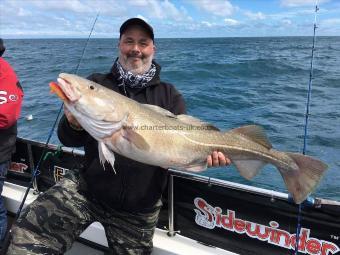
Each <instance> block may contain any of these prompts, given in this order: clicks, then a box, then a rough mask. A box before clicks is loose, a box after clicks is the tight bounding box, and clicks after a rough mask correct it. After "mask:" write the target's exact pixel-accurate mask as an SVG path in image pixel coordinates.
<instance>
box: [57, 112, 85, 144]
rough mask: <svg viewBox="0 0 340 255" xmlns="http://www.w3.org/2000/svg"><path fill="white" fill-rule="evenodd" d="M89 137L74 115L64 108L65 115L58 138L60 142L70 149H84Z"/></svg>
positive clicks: (59, 126) (60, 122)
mask: <svg viewBox="0 0 340 255" xmlns="http://www.w3.org/2000/svg"><path fill="white" fill-rule="evenodd" d="M88 135H89V134H88V133H87V132H86V131H85V130H84V129H82V127H81V126H80V125H79V123H78V122H77V120H76V119H75V118H74V117H73V116H72V114H71V113H70V112H69V111H68V110H67V109H66V108H65V107H64V115H63V116H62V117H61V119H60V121H59V125H58V138H59V140H60V142H61V143H62V144H64V145H65V146H68V147H82V146H84V145H85V142H86V140H87V137H88Z"/></svg>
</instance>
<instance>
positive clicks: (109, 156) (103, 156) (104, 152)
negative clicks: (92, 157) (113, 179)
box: [98, 142, 116, 173]
mask: <svg viewBox="0 0 340 255" xmlns="http://www.w3.org/2000/svg"><path fill="white" fill-rule="evenodd" d="M98 152H99V160H100V163H101V164H102V165H103V167H104V169H105V162H106V161H108V162H109V163H110V165H111V166H112V169H113V171H114V172H115V173H116V170H115V167H114V164H115V154H114V153H113V151H111V150H110V149H109V148H108V147H107V146H106V145H105V143H103V142H98Z"/></svg>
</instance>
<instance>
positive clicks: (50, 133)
mask: <svg viewBox="0 0 340 255" xmlns="http://www.w3.org/2000/svg"><path fill="white" fill-rule="evenodd" d="M98 17H99V12H98V13H97V16H96V18H95V20H94V22H93V25H92V28H91V31H90V33H89V36H88V38H87V40H86V43H85V45H84V47H83V51H82V54H81V57H80V59H79V62H78V64H77V66H76V68H75V74H78V71H79V67H80V64H81V61H82V60H83V57H84V54H85V51H86V48H87V45H88V43H89V41H90V38H91V35H92V32H93V29H94V26H95V24H96V22H97V19H98ZM63 105H64V103H62V104H61V106H60V108H59V110H58V114H57V116H56V118H55V120H54V123H53V125H52V128H51V130H50V132H49V134H48V138H47V140H46V143H45V145H44V148H43V151H42V153H41V156H40V158H39V161H38V163H37V166H36V167H35V169H34V170H33V172H32V177H31V181H30V183H29V184H28V186H27V188H26V191H25V195H24V197H23V199H22V201H21V203H20V206H19V208H18V211H17V213H16V215H15V218H14V220H13V223H12V224H14V223H15V222H16V221H17V220H18V218H19V216H20V213H21V211H22V208H23V206H24V204H25V201H26V199H27V196H28V193H29V191H30V189H31V187H32V186H33V183H34V181H35V178H36V177H37V175H39V173H40V171H39V167H40V165H41V162H42V159H43V158H44V156H45V153H46V151H47V149H48V145H49V142H50V140H51V137H52V135H53V132H54V130H55V127H56V125H57V122H58V119H59V116H60V114H61V111H62V109H63ZM10 236H11V230H9V231H8V232H7V233H6V236H5V239H4V245H3V249H2V251H1V254H6V253H7V250H8V246H9V241H10Z"/></svg>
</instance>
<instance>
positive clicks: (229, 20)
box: [224, 19, 241, 27]
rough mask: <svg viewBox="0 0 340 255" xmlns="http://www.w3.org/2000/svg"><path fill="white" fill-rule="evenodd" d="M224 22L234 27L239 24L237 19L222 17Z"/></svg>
mask: <svg viewBox="0 0 340 255" xmlns="http://www.w3.org/2000/svg"><path fill="white" fill-rule="evenodd" d="M224 22H225V23H226V24H227V25H228V26H231V27H235V26H238V25H240V24H241V23H240V22H239V21H237V20H235V19H224Z"/></svg>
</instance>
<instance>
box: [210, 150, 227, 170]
mask: <svg viewBox="0 0 340 255" xmlns="http://www.w3.org/2000/svg"><path fill="white" fill-rule="evenodd" d="M207 163H208V167H220V166H228V165H230V164H231V160H230V159H229V158H227V157H226V156H225V155H224V154H223V153H222V152H220V151H219V152H217V151H214V152H213V153H212V154H211V155H209V156H208V157H207Z"/></svg>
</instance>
